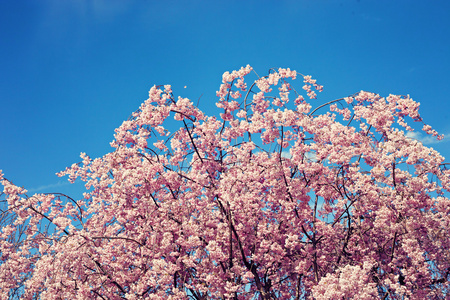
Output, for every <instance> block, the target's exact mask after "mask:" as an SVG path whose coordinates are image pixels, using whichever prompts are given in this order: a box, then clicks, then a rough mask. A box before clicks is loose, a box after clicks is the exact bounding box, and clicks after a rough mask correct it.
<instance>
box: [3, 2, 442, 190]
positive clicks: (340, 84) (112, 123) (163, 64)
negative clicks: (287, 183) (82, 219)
mask: <svg viewBox="0 0 450 300" xmlns="http://www.w3.org/2000/svg"><path fill="white" fill-rule="evenodd" d="M0 28H1V30H0V43H1V47H0V70H1V71H0V101H1V109H0V119H1V124H2V126H1V128H2V130H1V131H0V141H1V145H2V147H0V169H2V170H3V173H4V174H5V177H6V178H8V179H9V180H11V181H12V182H13V183H14V184H16V185H19V186H24V187H25V188H27V189H28V190H29V191H30V193H33V192H65V193H71V192H72V193H73V192H77V191H79V188H80V186H78V187H77V186H69V185H68V184H67V178H58V177H57V176H56V175H55V173H56V172H58V171H61V170H63V169H65V167H67V166H70V165H71V164H73V163H76V162H78V161H80V159H79V154H80V152H86V153H87V154H88V155H89V156H91V157H93V158H94V157H99V156H101V155H103V154H106V153H107V152H110V151H111V150H112V148H111V147H110V146H109V143H110V142H111V141H112V140H113V134H114V129H115V128H116V127H118V126H119V125H120V124H121V123H122V121H124V120H125V119H127V118H128V117H129V116H130V114H131V113H132V112H133V111H135V110H136V109H137V108H138V107H139V105H140V104H141V103H142V102H143V101H144V100H146V99H147V97H148V90H149V89H150V88H151V87H152V86H153V85H155V84H171V85H172V86H173V90H174V94H175V96H176V97H178V96H183V97H188V98H190V99H192V100H194V101H197V99H199V98H200V101H199V103H200V107H201V108H202V109H203V110H204V111H205V112H207V113H214V111H215V105H214V103H215V102H216V100H217V97H216V96H215V92H216V91H217V90H218V88H219V86H220V83H221V78H222V74H223V72H225V71H232V70H235V69H239V68H240V67H241V66H245V65H247V64H250V65H251V66H252V67H253V68H254V69H255V71H256V72H258V74H259V75H265V74H267V71H268V70H269V68H278V67H289V68H291V69H295V70H297V71H299V72H301V73H303V74H310V75H312V76H313V77H314V78H316V79H317V80H318V83H320V84H322V85H324V92H323V93H321V94H319V97H318V99H317V100H315V101H316V102H313V106H318V105H320V104H321V103H324V102H326V101H329V100H332V99H336V98H341V97H345V96H348V95H351V94H353V93H355V92H358V91H360V90H366V91H370V92H375V93H379V94H380V95H382V96H387V95H389V94H391V93H392V94H402V95H405V94H409V95H411V97H412V98H413V99H414V100H416V101H418V102H420V103H421V109H420V112H421V114H422V116H423V118H424V121H425V122H426V123H428V124H430V125H432V126H433V128H434V129H436V130H437V131H438V132H439V133H441V134H447V137H446V138H445V139H444V140H443V141H441V142H439V143H435V142H434V140H430V139H423V142H424V143H426V144H427V145H428V146H431V147H433V148H435V149H437V150H438V151H440V152H441V154H443V155H444V156H445V157H447V158H450V150H449V146H450V143H449V142H448V141H449V140H450V120H449V115H450V99H449V94H450V84H449V82H450V60H449V54H450V2H449V1H433V0H431V1H414V0H409V1H401V0H396V1H391V0H390V1H385V0H378V1H375V0H373V1H368V0H360V1H356V0H355V1H350V0H349V1H344V0H342V1H332V0H329V1H322V0H318V1H284V0H279V1H265V0H259V1H144V0H142V1H137V0H136V1H134V0H126V1H125V0H67V1H61V0H52V1H50V0H39V1H28V0H23V1H13V0H3V1H0ZM299 84H300V83H299ZM184 86H186V88H184ZM418 137H420V136H418ZM447 161H449V159H447Z"/></svg>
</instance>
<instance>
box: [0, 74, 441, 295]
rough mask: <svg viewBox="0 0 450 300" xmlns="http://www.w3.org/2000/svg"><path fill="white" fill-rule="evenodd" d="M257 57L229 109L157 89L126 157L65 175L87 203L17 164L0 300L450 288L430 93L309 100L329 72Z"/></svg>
mask: <svg viewBox="0 0 450 300" xmlns="http://www.w3.org/2000/svg"><path fill="white" fill-rule="evenodd" d="M252 70H253V69H252V68H251V67H250V66H247V67H243V68H241V69H240V70H238V71H233V72H225V73H224V74H223V76H222V83H221V85H220V87H219V90H218V92H217V97H218V100H217V106H218V107H219V108H220V109H221V110H222V113H221V114H220V115H219V116H208V115H207V114H206V113H204V112H202V111H201V110H200V108H198V107H196V106H195V105H194V104H193V102H192V101H191V100H190V99H188V98H185V97H181V96H180V97H177V98H175V96H174V95H173V93H174V91H173V90H172V87H171V86H170V85H165V86H154V87H152V88H151V89H150V92H149V98H148V100H146V101H145V102H144V103H143V104H142V105H141V106H140V108H139V109H138V110H137V111H136V112H134V113H133V114H132V116H131V117H130V119H128V120H126V121H124V122H123V124H122V125H121V126H120V127H119V128H117V129H116V130H115V136H114V141H113V142H112V143H111V146H112V151H111V152H110V153H107V154H105V155H104V156H102V157H99V158H91V157H89V156H88V155H86V154H85V153H82V154H81V161H80V162H79V163H76V164H73V165H72V166H70V167H68V168H67V169H66V170H64V171H62V172H60V173H58V175H59V176H67V177H68V179H69V181H70V182H74V181H76V180H81V181H83V182H84V183H85V187H86V192H85V193H84V194H83V197H81V198H80V199H76V198H72V197H70V196H68V195H63V194H59V193H49V194H35V195H29V194H28V191H27V190H26V189H24V188H21V187H18V186H16V185H14V184H13V183H12V182H11V181H9V180H8V179H6V177H5V176H4V175H3V173H2V172H1V171H0V182H1V184H2V185H3V193H2V196H1V200H4V203H5V205H7V208H6V209H4V210H2V215H1V219H0V220H2V221H3V222H2V223H0V226H1V227H0V298H1V299H14V298H23V299H36V298H40V299H188V298H190V299H445V298H446V297H448V295H449V294H448V291H449V288H450V284H449V275H450V255H449V253H448V249H449V248H450V234H449V230H448V228H449V225H450V217H449V215H450V199H449V198H448V192H449V191H450V170H448V169H447V168H446V166H447V164H446V163H445V162H444V158H443V157H442V156H441V155H440V154H439V153H438V152H437V151H435V150H433V149H432V148H428V147H426V146H425V145H423V144H422V143H417V142H416V141H414V140H413V139H410V138H408V136H407V135H406V134H405V130H406V131H410V130H412V129H413V127H414V122H423V120H422V118H421V117H420V114H419V111H418V109H419V104H418V103H417V102H415V101H414V100H413V99H412V98H410V97H409V96H397V95H389V96H387V97H382V96H380V95H378V94H375V93H370V92H366V91H361V92H358V93H355V94H354V95H350V96H347V97H344V98H339V99H336V100H331V101H325V102H322V103H317V102H316V101H313V102H311V103H309V102H307V101H306V100H305V97H307V98H310V99H316V98H317V94H316V92H320V91H322V89H323V87H322V86H321V85H319V84H318V83H317V82H316V80H315V79H312V78H311V76H306V75H302V74H300V73H298V72H296V71H294V70H290V69H283V68H280V69H278V70H274V69H272V70H270V72H269V74H268V75H267V76H264V77H259V76H258V75H256V78H253V79H252V76H253V73H252ZM297 77H301V79H300V80H303V83H302V84H304V85H303V90H304V92H305V95H302V94H299V93H298V92H297V90H296V88H295V86H296V81H295V80H296V79H297ZM302 84H301V85H302ZM298 90H299V91H302V90H301V89H298ZM304 96H305V97H304ZM291 99H293V101H291ZM409 117H410V118H409ZM411 119H412V121H413V122H410V120H411ZM174 124H175V125H174ZM422 130H423V131H424V132H425V133H426V134H429V135H431V136H435V137H436V138H440V136H438V134H437V132H436V131H435V130H434V129H432V128H431V126H429V125H427V124H425V125H423V127H422Z"/></svg>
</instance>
